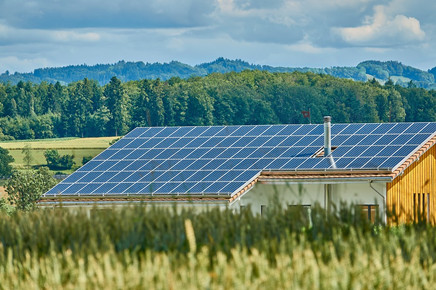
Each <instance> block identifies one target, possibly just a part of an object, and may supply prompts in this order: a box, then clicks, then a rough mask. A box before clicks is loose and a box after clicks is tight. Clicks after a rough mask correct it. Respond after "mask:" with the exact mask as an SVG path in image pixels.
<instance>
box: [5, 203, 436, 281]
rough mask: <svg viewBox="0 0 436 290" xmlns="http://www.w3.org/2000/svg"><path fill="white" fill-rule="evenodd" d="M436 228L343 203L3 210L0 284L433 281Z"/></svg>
mask: <svg viewBox="0 0 436 290" xmlns="http://www.w3.org/2000/svg"><path fill="white" fill-rule="evenodd" d="M435 261H436V230H435V228H433V227H431V226H429V225H425V224H421V225H404V226H400V227H384V226H379V225H377V224H370V223H368V222H367V221H366V220H365V219H363V218H362V217H361V215H359V214H354V213H353V212H351V211H349V210H348V209H347V208H341V209H339V211H338V214H337V215H327V214H326V213H325V212H323V211H322V210H321V209H319V208H315V209H314V210H312V220H311V224H309V220H308V219H307V217H306V216H305V214H304V211H303V210H301V211H295V210H292V211H282V210H281V209H280V208H279V207H277V208H274V209H273V210H270V211H269V212H268V213H267V215H266V216H254V215H252V214H251V211H249V210H245V211H242V212H241V213H234V212H232V211H230V210H225V211H220V210H218V209H211V210H209V211H207V212H202V213H194V212H192V211H189V210H180V209H179V210H178V209H175V208H174V209H165V208H154V207H148V208H146V207H142V206H136V207H123V208H116V209H92V210H75V211H71V210H70V211H68V210H65V209H55V210H40V211H36V212H31V213H16V214H14V215H12V216H6V215H4V216H1V217H0V289H17V288H43V289H51V288H67V289H69V288H80V289H88V288H96V287H98V288H103V287H106V288H123V289H125V288H126V289H128V288H147V289H198V288H210V289H229V288H238V289H244V288H256V289H280V288H282V289H283V288H287V289H290V288H292V289H298V288H310V289H312V288H324V289H331V288H339V289H341V288H347V289H348V288H364V289H365V288H366V289H368V288H378V289H381V288H385V289H394V288H418V287H419V288H428V289H430V288H431V287H432V286H433V285H435V284H434V283H435V282H436V262H435Z"/></svg>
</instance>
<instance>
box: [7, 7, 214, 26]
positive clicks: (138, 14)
mask: <svg viewBox="0 0 436 290" xmlns="http://www.w3.org/2000/svg"><path fill="white" fill-rule="evenodd" d="M213 10H214V3H213V2H210V1H203V0H147V1H143V0H110V1H107V0H71V1H59V0H44V1H41V0H39V1H35V0H14V1H0V19H3V20H5V21H7V23H8V24H9V25H11V26H15V27H19V28H39V29H61V28H65V29H67V28H85V27H86V28H89V27H93V28H96V27H100V28H163V27H166V28H174V27H195V26H202V25H206V24H207V15H208V14H209V13H211V12H212V11H213Z"/></svg>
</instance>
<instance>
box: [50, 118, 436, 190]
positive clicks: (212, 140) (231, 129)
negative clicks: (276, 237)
mask: <svg viewBox="0 0 436 290" xmlns="http://www.w3.org/2000/svg"><path fill="white" fill-rule="evenodd" d="M323 130H324V126H323V125H316V124H313V125H311V124H309V125H256V126H201V127H150V128H136V129H134V130H132V131H131V132H130V133H128V134H127V135H126V136H125V137H124V138H122V139H120V140H119V141H117V142H116V143H115V144H114V145H112V146H111V147H109V148H108V149H106V150H105V151H103V152H102V153H100V154H99V155H98V156H97V157H95V158H94V159H93V160H91V161H89V162H88V163H87V164H85V165H84V166H83V167H81V168H80V169H79V170H77V171H76V172H74V173H73V174H71V175H70V176H69V177H67V178H66V179H64V180H63V181H62V182H60V183H59V184H58V185H56V186H55V187H54V188H52V189H51V190H50V191H48V192H47V193H46V196H48V195H58V194H63V195H77V194H81V195H82V194H83V195H106V194H129V195H134V194H147V195H148V194H193V195H195V194H218V195H220V194H225V195H232V194H234V193H235V191H237V190H239V189H241V188H243V187H244V186H246V184H248V183H249V182H251V180H253V178H255V177H256V176H258V175H259V174H260V172H262V171H270V170H282V171H283V170H292V171H298V170H338V169H339V170H341V169H344V170H346V169H390V170H391V169H393V168H396V166H399V165H400V164H399V163H400V162H402V161H403V160H404V159H405V158H407V157H408V156H410V155H411V154H412V153H413V152H414V151H416V150H417V149H418V148H419V146H421V145H423V143H424V142H426V140H428V139H429V138H430V137H432V136H433V135H434V133H435V132H436V123H384V124H333V125H332V130H331V133H332V146H333V151H332V155H331V156H332V157H330V158H325V157H323V156H317V154H319V153H320V152H322V150H323V138H324V137H323ZM321 155H322V154H321ZM333 163H334V164H333Z"/></svg>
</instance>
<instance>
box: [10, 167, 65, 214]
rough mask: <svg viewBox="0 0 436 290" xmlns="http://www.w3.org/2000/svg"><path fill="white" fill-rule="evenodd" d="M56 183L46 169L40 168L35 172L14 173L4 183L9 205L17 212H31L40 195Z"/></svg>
mask: <svg viewBox="0 0 436 290" xmlns="http://www.w3.org/2000/svg"><path fill="white" fill-rule="evenodd" d="M56 183H57V181H56V179H54V178H53V177H52V176H51V174H50V171H49V170H48V168H47V167H40V168H39V169H38V170H37V171H35V170H29V171H23V172H21V171H16V172H14V173H13V174H12V177H11V178H10V179H9V180H8V181H7V182H6V186H5V187H6V193H7V194H8V200H9V202H10V203H11V205H13V206H15V207H16V209H19V210H31V209H34V208H35V205H36V202H37V201H38V200H39V199H40V198H41V195H42V194H44V193H45V192H46V191H48V190H49V189H50V188H52V187H53V186H55V185H56Z"/></svg>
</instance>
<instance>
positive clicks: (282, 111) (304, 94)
mask: <svg viewBox="0 0 436 290" xmlns="http://www.w3.org/2000/svg"><path fill="white" fill-rule="evenodd" d="M435 105H436V91H435V90H425V89H421V88H417V87H415V86H414V84H413V83H412V82H411V83H410V84H409V86H408V87H407V88H405V87H402V86H399V85H394V84H393V82H392V81H388V82H387V83H386V84H384V85H380V84H379V83H378V82H376V81H368V82H356V81H352V80H347V79H339V78H335V77H333V76H329V75H325V74H314V73H311V72H306V73H301V72H293V73H270V72H266V71H243V72H240V73H235V72H231V73H226V74H220V73H215V74H210V75H208V76H205V77H192V78H188V79H181V78H171V79H169V80H165V81H162V80H160V79H155V80H150V79H143V80H138V81H129V82H122V81H121V80H119V79H118V78H116V77H112V78H111V80H110V82H109V83H108V84H107V85H104V86H101V85H99V84H98V83H97V82H96V81H93V80H89V79H86V78H85V79H83V80H81V81H77V82H73V83H70V84H68V85H61V84H60V83H59V82H58V83H55V84H49V83H46V82H42V83H40V84H34V83H30V82H19V83H18V84H16V85H12V84H0V139H2V140H8V139H39V138H55V137H72V136H77V137H91V136H92V137H98V136H118V135H124V134H126V133H127V132H128V131H129V130H131V129H133V128H135V127H138V126H184V125H196V126H199V125H230V124H277V123H286V124H288V123H307V122H308V120H307V119H305V118H304V117H303V115H302V113H301V112H302V111H308V110H309V109H310V111H311V117H312V122H314V123H321V122H322V116H324V115H331V116H332V118H333V122H335V123H345V122H347V123H348V122H402V121H411V122H419V121H436V111H435V109H436V106H435Z"/></svg>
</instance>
